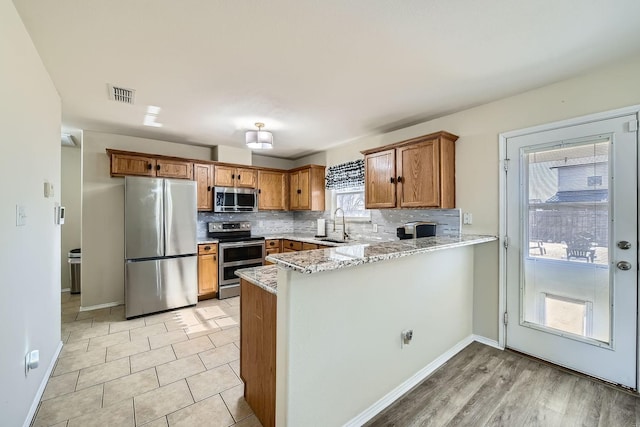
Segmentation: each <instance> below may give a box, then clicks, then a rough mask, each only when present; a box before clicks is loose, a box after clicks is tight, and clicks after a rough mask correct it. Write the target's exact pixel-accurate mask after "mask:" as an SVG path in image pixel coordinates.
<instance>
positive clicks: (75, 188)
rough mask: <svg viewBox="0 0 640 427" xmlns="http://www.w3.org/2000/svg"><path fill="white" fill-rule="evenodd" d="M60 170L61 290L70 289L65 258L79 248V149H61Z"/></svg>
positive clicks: (80, 155)
mask: <svg viewBox="0 0 640 427" xmlns="http://www.w3.org/2000/svg"><path fill="white" fill-rule="evenodd" d="M61 156H62V170H61V172H60V181H61V182H60V200H61V204H62V206H64V207H65V208H66V211H65V216H66V218H65V221H64V225H63V226H62V250H61V251H60V272H61V278H62V280H61V286H62V289H66V288H70V287H71V282H70V280H69V265H68V262H67V257H68V254H69V251H70V250H71V249H75V248H79V247H80V226H81V208H82V203H81V201H82V189H81V182H82V171H81V168H80V165H81V163H82V153H81V151H80V148H79V147H62V154H61Z"/></svg>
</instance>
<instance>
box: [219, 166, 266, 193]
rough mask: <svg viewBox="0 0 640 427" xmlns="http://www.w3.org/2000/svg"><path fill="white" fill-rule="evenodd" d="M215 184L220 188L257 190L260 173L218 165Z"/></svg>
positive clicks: (253, 170)
mask: <svg viewBox="0 0 640 427" xmlns="http://www.w3.org/2000/svg"><path fill="white" fill-rule="evenodd" d="M214 182H215V185H216V186H219V187H245V188H256V186H257V184H258V171H256V170H255V169H247V168H239V167H235V166H222V165H216V166H215V172H214Z"/></svg>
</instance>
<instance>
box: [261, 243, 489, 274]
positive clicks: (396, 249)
mask: <svg viewBox="0 0 640 427" xmlns="http://www.w3.org/2000/svg"><path fill="white" fill-rule="evenodd" d="M494 240H497V237H496V236H487V235H476V234H461V235H456V236H437V237H424V238H421V239H416V240H413V239H409V240H400V241H393V242H380V243H367V244H353V245H345V246H339V247H336V248H330V249H317V250H312V251H301V252H287V253H280V254H273V255H269V256H267V257H266V259H267V260H268V261H271V262H273V263H275V264H276V265H279V266H281V267H284V268H288V269H291V270H295V271H298V272H300V273H305V274H311V273H319V272H321V271H329V270H336V269H339V268H345V267H352V266H356V265H361V264H367V263H372V262H378V261H384V260H388V259H395V258H400V257H404V256H409V255H414V254H420V253H426V252H433V251H438V250H443V249H450V248H457V247H461V246H469V245H476V244H479V243H485V242H491V241H494Z"/></svg>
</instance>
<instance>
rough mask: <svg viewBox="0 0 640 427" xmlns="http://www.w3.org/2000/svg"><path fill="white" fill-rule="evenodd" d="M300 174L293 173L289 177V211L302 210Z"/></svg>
mask: <svg viewBox="0 0 640 427" xmlns="http://www.w3.org/2000/svg"><path fill="white" fill-rule="evenodd" d="M299 177H300V175H299V173H298V172H293V173H291V174H290V175H289V209H291V210H295V209H300V203H299V200H300V192H301V190H300V185H299Z"/></svg>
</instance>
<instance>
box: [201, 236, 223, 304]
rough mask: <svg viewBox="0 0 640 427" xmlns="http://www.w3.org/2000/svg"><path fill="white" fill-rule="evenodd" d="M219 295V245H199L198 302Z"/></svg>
mask: <svg viewBox="0 0 640 427" xmlns="http://www.w3.org/2000/svg"><path fill="white" fill-rule="evenodd" d="M217 294H218V244H217V243H208V244H203V245H198V300H203V299H209V298H214V297H215V296H217Z"/></svg>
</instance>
